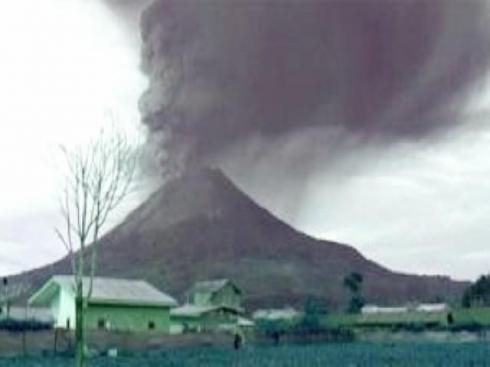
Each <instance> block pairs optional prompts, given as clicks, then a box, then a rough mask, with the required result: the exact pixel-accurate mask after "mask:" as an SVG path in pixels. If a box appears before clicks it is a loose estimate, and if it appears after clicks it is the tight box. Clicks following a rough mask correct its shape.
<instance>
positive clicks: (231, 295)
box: [211, 284, 241, 308]
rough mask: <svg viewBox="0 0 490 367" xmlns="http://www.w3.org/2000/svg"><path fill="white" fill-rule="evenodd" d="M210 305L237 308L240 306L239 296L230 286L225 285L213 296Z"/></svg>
mask: <svg viewBox="0 0 490 367" xmlns="http://www.w3.org/2000/svg"><path fill="white" fill-rule="evenodd" d="M211 303H212V304H214V305H220V306H221V305H224V306H228V307H231V308H239V307H240V304H241V296H240V294H239V293H237V291H236V289H235V288H234V287H233V286H232V285H231V284H227V285H226V286H225V287H223V288H222V289H220V290H219V291H218V292H216V293H215V294H214V295H213V297H212V299H211Z"/></svg>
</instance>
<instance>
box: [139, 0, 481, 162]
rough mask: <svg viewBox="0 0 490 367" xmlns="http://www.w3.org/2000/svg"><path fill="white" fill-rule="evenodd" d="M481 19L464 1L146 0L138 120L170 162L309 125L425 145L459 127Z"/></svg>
mask: <svg viewBox="0 0 490 367" xmlns="http://www.w3.org/2000/svg"><path fill="white" fill-rule="evenodd" d="M487 13H488V11H487V8H486V5H485V4H484V2H483V1H471V0H470V1H433V0H416V1H387V0H384V1H381V0H380V1H374V0H373V1H367V0H362V1H361V0H360V1H301V2H300V1H295V0H283V1H248V0H243V1H241V0H237V1H226V0H209V1H206V0H161V1H155V2H154V3H153V4H152V5H151V6H150V7H149V8H148V9H146V11H145V12H144V13H143V16H142V21H141V32H142V39H143V42H144V46H143V51H142V57H143V61H142V67H143V70H144V72H145V73H146V74H147V75H148V77H149V81H150V85H149V88H148V90H147V91H146V92H145V94H144V95H143V96H142V98H141V101H140V106H141V111H142V113H143V116H144V122H145V124H147V126H148V127H149V129H150V131H151V133H152V134H154V135H155V136H156V135H160V136H163V139H162V148H164V150H165V152H166V154H167V155H168V158H169V159H170V160H171V161H172V162H174V163H175V164H177V165H186V164H190V163H194V164H199V163H202V162H203V161H206V160H210V159H212V158H213V157H215V156H217V155H220V154H222V153H223V152H224V151H225V150H226V149H227V148H229V147H230V146H234V145H237V144H246V141H247V140H248V139H250V138H251V137H256V136H259V137H261V139H262V140H263V141H271V140H274V139H275V138H277V137H280V136H284V135H287V134H290V133H297V132H301V131H302V130H305V129H311V128H318V129H329V128H335V129H341V130H342V131H344V132H345V133H346V134H348V135H349V134H351V135H355V136H359V137H361V138H367V139H369V138H377V139H378V140H380V141H385V142H394V141H395V142H396V141H398V140H400V139H417V138H420V137H426V136H428V135H430V134H433V133H437V132H438V131H440V130H441V129H446V128H447V127H449V126H451V125H453V124H455V123H457V121H458V114H459V113H460V109H461V106H462V105H463V104H464V103H465V101H466V97H467V95H468V91H469V87H471V86H472V85H473V82H475V81H476V80H478V79H479V78H482V77H483V73H484V72H485V71H486V67H487V64H488V60H489V45H490V43H489V41H490V39H489V35H488V32H487V31H486V28H488V27H486V24H485V21H486V20H487V19H486V16H487ZM485 27H486V28H485Z"/></svg>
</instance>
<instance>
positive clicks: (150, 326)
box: [148, 321, 155, 330]
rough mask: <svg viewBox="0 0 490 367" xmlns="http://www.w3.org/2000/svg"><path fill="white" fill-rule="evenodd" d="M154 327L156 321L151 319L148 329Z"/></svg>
mask: <svg viewBox="0 0 490 367" xmlns="http://www.w3.org/2000/svg"><path fill="white" fill-rule="evenodd" d="M154 329H155V321H149V322H148V330H154Z"/></svg>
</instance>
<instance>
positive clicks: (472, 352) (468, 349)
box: [0, 343, 490, 367]
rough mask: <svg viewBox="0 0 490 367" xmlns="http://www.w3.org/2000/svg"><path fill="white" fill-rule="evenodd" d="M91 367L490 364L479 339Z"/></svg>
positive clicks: (197, 352) (297, 348)
mask: <svg viewBox="0 0 490 367" xmlns="http://www.w3.org/2000/svg"><path fill="white" fill-rule="evenodd" d="M72 365H73V361H72V360H71V359H68V358H55V359H53V358H42V357H36V358H34V357H32V358H26V359H20V358H18V359H0V367H7V366H8V367H22V366H28V367H31V366H32V367H44V366H46V367H48V366H49V367H65V366H67V367H68V366H72ZM90 366H93V367H112V366H114V367H115V366H118V367H119V366H120V367H149V366H159V367H170V366H172V367H177V366H179V367H180V366H184V367H185V366H189V367H198V366H201V367H206V366H209V367H212V366H217V367H219V366H241V367H252V366H254V367H256V366H264V367H268V366H270V367H276V366H281V367H293V366H294V367H296V366H298V367H299V366H309V367H316V366H318V367H320V366H322V367H328V366H335V367H371V366H373V367H374V366H376V367H383V366H386V367H388V366H390V367H404V366H406V367H437V366H441V367H453V366H454V367H465V366H472V367H480V366H482V367H483V366H490V346H489V345H488V344H484V343H459V344H458V343H454V344H422V343H412V344H408V343H400V344H371V343H350V344H324V345H303V346H302V345H279V346H263V347H252V346H248V347H245V348H243V349H241V350H239V351H234V350H233V349H231V348H224V347H219V348H218V347H186V348H179V349H172V350H161V351H153V352H147V353H145V354H141V355H131V356H120V357H116V358H109V357H99V358H93V359H91V360H90Z"/></svg>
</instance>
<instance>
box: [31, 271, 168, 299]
mask: <svg viewBox="0 0 490 367" xmlns="http://www.w3.org/2000/svg"><path fill="white" fill-rule="evenodd" d="M58 287H62V288H65V289H68V290H71V291H73V290H74V277H73V276H72V275H55V276H53V277H52V278H51V279H50V280H49V281H48V282H47V283H46V284H45V285H44V286H43V287H42V288H41V289H40V290H39V291H38V292H36V293H35V294H34V295H33V296H32V297H31V298H30V299H29V303H30V304H40V305H42V304H45V302H43V300H45V299H46V298H48V299H51V297H52V296H53V295H54V294H53V288H54V290H55V291H57V289H58ZM83 288H84V293H85V296H86V295H87V294H88V288H89V278H88V277H85V278H83ZM89 302H91V303H111V304H125V305H151V306H169V307H174V306H177V301H176V300H175V299H174V298H173V297H171V296H169V295H168V294H165V293H163V292H161V291H160V290H158V289H157V288H155V287H154V286H152V285H151V284H149V283H147V282H146V281H144V280H138V279H117V278H103V277H95V278H94V280H93V290H92V295H91V297H90V300H89Z"/></svg>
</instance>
